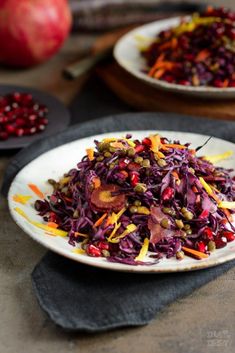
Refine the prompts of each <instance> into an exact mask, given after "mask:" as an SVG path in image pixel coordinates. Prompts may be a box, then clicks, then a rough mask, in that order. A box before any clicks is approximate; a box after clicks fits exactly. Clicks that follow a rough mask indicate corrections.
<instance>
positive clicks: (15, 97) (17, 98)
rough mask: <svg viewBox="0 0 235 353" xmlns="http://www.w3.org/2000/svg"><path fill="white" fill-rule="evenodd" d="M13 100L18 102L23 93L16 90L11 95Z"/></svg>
mask: <svg viewBox="0 0 235 353" xmlns="http://www.w3.org/2000/svg"><path fill="white" fill-rule="evenodd" d="M10 98H11V100H13V101H16V102H17V103H19V102H20V100H21V94H20V93H19V92H15V93H13V94H12V95H11V96H10Z"/></svg>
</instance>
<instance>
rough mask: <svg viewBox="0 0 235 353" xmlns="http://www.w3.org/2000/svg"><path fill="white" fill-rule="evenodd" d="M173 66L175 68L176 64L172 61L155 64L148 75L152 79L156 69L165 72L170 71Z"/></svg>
mask: <svg viewBox="0 0 235 353" xmlns="http://www.w3.org/2000/svg"><path fill="white" fill-rule="evenodd" d="M175 66H176V63H174V62H172V61H160V62H156V63H155V64H154V66H153V67H152V68H151V70H150V71H149V73H148V75H149V76H151V77H152V76H154V73H155V71H156V70H157V69H164V70H165V71H166V70H172V69H173V68H174V67H175Z"/></svg>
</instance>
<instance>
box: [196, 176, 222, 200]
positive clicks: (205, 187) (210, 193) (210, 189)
mask: <svg viewBox="0 0 235 353" xmlns="http://www.w3.org/2000/svg"><path fill="white" fill-rule="evenodd" d="M199 180H200V183H201V184H202V186H203V188H204V189H205V190H206V192H207V194H208V195H209V196H211V197H212V198H213V199H214V200H215V201H216V202H217V203H220V202H221V200H220V199H219V197H218V196H217V195H216V194H215V193H214V192H213V190H212V187H211V186H210V185H209V184H207V182H206V181H205V180H204V179H203V178H202V177H199Z"/></svg>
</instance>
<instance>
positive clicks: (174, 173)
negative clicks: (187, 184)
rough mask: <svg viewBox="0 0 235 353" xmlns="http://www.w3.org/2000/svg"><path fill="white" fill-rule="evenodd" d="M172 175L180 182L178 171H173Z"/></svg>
mask: <svg viewBox="0 0 235 353" xmlns="http://www.w3.org/2000/svg"><path fill="white" fill-rule="evenodd" d="M171 174H172V175H173V177H174V178H175V179H176V180H179V178H180V177H179V174H178V173H177V171H176V170H173V172H171Z"/></svg>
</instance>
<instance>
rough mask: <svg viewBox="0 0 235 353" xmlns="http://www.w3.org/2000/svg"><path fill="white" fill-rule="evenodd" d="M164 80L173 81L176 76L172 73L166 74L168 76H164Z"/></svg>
mask: <svg viewBox="0 0 235 353" xmlns="http://www.w3.org/2000/svg"><path fill="white" fill-rule="evenodd" d="M164 80H165V81H166V82H169V83H172V82H173V81H174V77H173V76H171V75H166V76H164Z"/></svg>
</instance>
